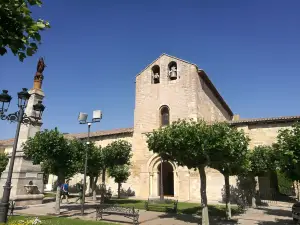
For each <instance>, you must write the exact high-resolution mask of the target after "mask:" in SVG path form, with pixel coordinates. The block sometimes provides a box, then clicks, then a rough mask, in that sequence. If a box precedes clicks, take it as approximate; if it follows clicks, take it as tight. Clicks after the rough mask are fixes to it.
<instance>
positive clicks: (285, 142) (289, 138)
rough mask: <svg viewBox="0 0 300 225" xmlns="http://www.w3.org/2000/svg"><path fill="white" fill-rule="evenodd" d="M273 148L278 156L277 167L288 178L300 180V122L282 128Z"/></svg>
mask: <svg viewBox="0 0 300 225" xmlns="http://www.w3.org/2000/svg"><path fill="white" fill-rule="evenodd" d="M273 147H274V149H275V150H276V153H277V154H278V156H280V157H279V169H280V171H281V172H282V173H284V174H285V175H286V176H287V177H288V178H289V179H291V180H293V181H299V180H300V151H299V149H300V123H299V122H298V123H296V124H294V125H293V126H292V129H282V130H280V131H279V133H278V136H277V143H275V144H274V146H273Z"/></svg>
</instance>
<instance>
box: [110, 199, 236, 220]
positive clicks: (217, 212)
mask: <svg viewBox="0 0 300 225" xmlns="http://www.w3.org/2000/svg"><path fill="white" fill-rule="evenodd" d="M107 204H118V205H122V206H128V207H134V208H136V209H145V208H144V204H145V201H143V200H134V199H111V200H109V201H108V202H107ZM160 206H164V205H160ZM166 206H167V205H166ZM169 206H170V205H169ZM177 207H178V214H198V215H200V214H201V207H200V203H187V202H178V206H177ZM208 210H209V215H210V216H216V217H222V218H223V217H225V216H226V211H225V205H209V206H208ZM150 211H157V212H165V211H166V209H165V208H164V207H157V208H156V207H155V206H154V207H153V206H152V207H151V208H150ZM231 213H232V216H234V215H237V214H240V213H241V211H239V209H238V207H237V206H231Z"/></svg>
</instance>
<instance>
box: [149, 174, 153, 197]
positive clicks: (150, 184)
mask: <svg viewBox="0 0 300 225" xmlns="http://www.w3.org/2000/svg"><path fill="white" fill-rule="evenodd" d="M149 178H150V180H149V196H150V197H153V172H149Z"/></svg>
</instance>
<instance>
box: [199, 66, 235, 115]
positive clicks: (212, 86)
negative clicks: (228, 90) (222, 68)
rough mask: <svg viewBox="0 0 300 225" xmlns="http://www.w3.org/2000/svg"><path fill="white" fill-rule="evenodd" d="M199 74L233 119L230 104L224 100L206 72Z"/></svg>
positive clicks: (200, 70) (200, 71)
mask: <svg viewBox="0 0 300 225" xmlns="http://www.w3.org/2000/svg"><path fill="white" fill-rule="evenodd" d="M198 74H199V75H200V76H201V77H202V78H203V80H204V82H205V83H206V85H207V86H208V87H209V89H210V90H211V91H212V93H213V94H214V95H215V97H216V98H217V99H218V100H219V102H220V103H221V105H222V106H223V107H224V109H225V110H226V111H227V113H228V114H229V115H230V116H231V117H233V112H232V110H231V109H230V107H229V106H228V104H227V103H226V102H225V100H224V98H223V97H222V96H221V95H220V93H219V92H218V90H217V88H216V87H215V85H214V84H213V83H212V82H211V80H210V79H209V77H208V76H207V74H206V72H205V71H204V70H202V69H199V70H198Z"/></svg>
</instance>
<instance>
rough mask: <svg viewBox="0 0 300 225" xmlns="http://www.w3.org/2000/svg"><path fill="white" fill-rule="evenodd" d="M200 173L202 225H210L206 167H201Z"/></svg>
mask: <svg viewBox="0 0 300 225" xmlns="http://www.w3.org/2000/svg"><path fill="white" fill-rule="evenodd" d="M199 173H200V184H201V188H200V195H201V206H202V225H209V217H208V207H207V195H206V173H205V165H201V166H200V167H199Z"/></svg>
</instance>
